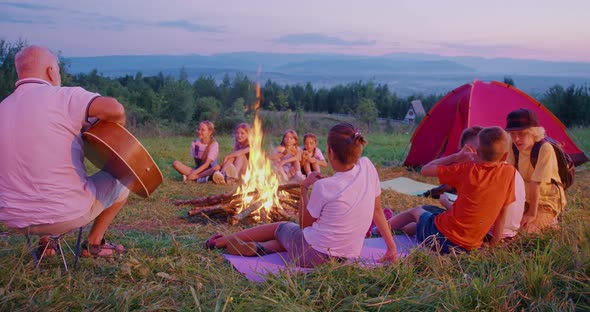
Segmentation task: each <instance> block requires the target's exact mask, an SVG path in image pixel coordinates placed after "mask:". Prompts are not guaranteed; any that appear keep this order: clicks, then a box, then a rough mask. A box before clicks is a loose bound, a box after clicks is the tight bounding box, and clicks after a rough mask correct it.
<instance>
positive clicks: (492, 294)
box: [0, 129, 590, 311]
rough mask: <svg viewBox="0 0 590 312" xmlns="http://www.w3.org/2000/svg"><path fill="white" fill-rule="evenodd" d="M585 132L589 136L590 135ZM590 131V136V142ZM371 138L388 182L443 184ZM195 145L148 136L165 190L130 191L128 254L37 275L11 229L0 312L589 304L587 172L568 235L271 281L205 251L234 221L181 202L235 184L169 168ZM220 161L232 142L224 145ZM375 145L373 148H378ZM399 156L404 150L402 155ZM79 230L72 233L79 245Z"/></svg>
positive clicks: (45, 267) (51, 262) (396, 200)
mask: <svg viewBox="0 0 590 312" xmlns="http://www.w3.org/2000/svg"><path fill="white" fill-rule="evenodd" d="M578 131H582V132H580V133H578V135H577V137H579V136H583V137H590V135H589V134H588V133H586V132H587V131H586V130H584V129H582V130H578ZM586 135H588V136H586ZM391 136H392V138H386V137H385V135H376V136H375V137H371V136H369V141H370V142H372V144H373V147H371V144H370V145H369V146H368V148H367V153H368V154H371V153H375V154H378V156H379V157H381V159H383V161H380V162H379V163H378V165H379V166H378V170H379V174H380V177H381V179H382V180H386V179H391V178H394V177H398V176H406V177H410V178H413V179H416V180H420V181H424V182H428V183H436V181H435V180H433V179H425V178H423V177H421V176H419V174H417V173H415V172H410V171H407V170H406V169H404V168H400V167H387V166H383V164H384V163H396V162H399V161H400V160H401V159H399V158H400V157H398V156H394V157H391V155H402V154H403V148H405V146H402V147H396V148H395V150H392V151H391V152H390V153H387V152H386V151H385V150H386V147H387V145H388V144H397V143H388V142H404V140H406V141H407V138H408V136H407V135H404V134H400V135H391ZM190 140H191V138H179V137H170V138H144V139H142V141H143V143H144V144H145V145H146V147H147V148H148V150H150V151H151V153H152V155H153V156H154V158H155V159H156V161H157V162H158V164H159V165H160V167H161V168H162V171H163V172H164V176H165V181H164V184H163V185H162V186H161V187H160V188H159V189H158V191H157V192H155V194H154V195H153V197H152V198H150V199H149V200H145V199H141V198H138V197H136V196H131V198H130V200H129V204H128V205H127V206H126V208H125V209H124V210H123V212H122V213H121V214H120V215H119V216H118V217H117V219H116V220H115V222H114V224H113V225H112V228H111V229H110V231H109V232H108V234H107V239H110V240H113V241H117V242H120V243H122V244H124V245H125V246H126V247H127V248H128V252H127V253H126V254H125V255H123V256H121V257H119V258H115V259H112V260H105V259H82V261H81V263H80V264H79V266H78V267H77V268H76V269H75V270H74V271H72V272H71V273H65V272H64V271H63V269H62V267H61V266H60V264H59V262H58V259H56V258H53V259H48V261H47V262H44V263H43V264H42V268H41V269H40V270H37V269H35V267H34V265H33V263H32V261H31V257H30V255H29V254H28V252H27V250H26V248H25V246H26V244H25V242H24V238H23V237H22V236H20V235H16V234H15V233H13V232H10V231H8V230H6V229H5V228H2V234H1V236H0V247H1V249H0V310H2V311H40V310H50V311H62V310H74V311H83V310H93V311H94V310H96V311H103V310H104V311H107V310H108V311H111V310H121V311H126V310H145V311H155V310H157V311H162V310H174V311H176V310H181V311H185V310H191V311H213V310H215V311H225V310H237V311H258V310H260V311H265V310H266V311H268V310H272V311H275V310H281V311H341V310H345V311H350V310H353V311H359V310H368V311H373V310H385V311H399V310H412V311H413V310H433V311H434V310H447V311H472V310H477V311H515V310H533V311H548V310H556V311H568V310H575V309H577V310H589V309H590V280H589V278H590V261H588V258H589V257H590V248H589V241H590V227H588V226H587V224H588V222H589V221H590V213H589V212H588V211H589V208H590V199H588V195H587V194H589V191H590V189H589V188H590V186H588V185H590V184H589V182H590V181H589V180H590V174H589V173H588V165H585V166H583V167H582V168H580V169H579V171H578V174H577V180H576V183H575V185H574V186H573V188H572V189H571V190H568V208H567V210H566V212H565V213H564V214H563V217H562V221H561V229H560V230H555V231H547V232H545V233H543V235H540V236H534V237H530V236H529V237H527V236H522V237H520V238H518V239H517V240H515V241H514V242H512V243H511V244H510V245H508V246H505V247H504V248H497V249H487V248H484V249H482V250H479V251H475V252H472V253H471V254H462V255H453V256H437V255H434V254H432V253H430V252H427V251H420V250H417V251H415V252H413V253H411V254H410V255H409V256H408V257H407V258H405V259H403V260H402V261H400V262H399V263H396V264H392V265H389V266H384V267H378V268H374V269H363V268H358V267H354V266H347V265H341V264H332V265H326V266H322V267H320V268H318V269H316V270H315V271H313V272H312V273H310V274H307V275H286V274H285V275H277V276H273V277H271V278H269V279H268V281H267V282H265V283H262V284H254V283H250V282H248V281H247V280H246V279H245V278H243V277H242V276H241V275H240V274H239V273H238V272H236V271H235V270H233V268H232V267H231V266H230V265H229V264H228V263H227V262H226V261H225V260H224V259H223V257H222V256H221V254H220V253H219V252H218V251H206V250H204V249H203V248H202V247H201V243H202V241H203V240H204V239H205V238H207V237H208V236H209V235H211V234H213V233H216V232H222V233H228V232H234V231H237V230H239V229H240V227H232V226H228V225H227V224H226V223H225V220H223V219H213V220H211V219H207V218H203V217H193V218H187V217H186V212H187V211H188V209H189V208H190V207H177V206H174V205H173V204H172V202H173V201H174V200H177V199H190V198H196V197H201V196H206V195H211V194H217V193H225V192H228V191H230V190H232V186H216V185H213V184H212V183H208V184H196V183H188V184H186V183H182V182H180V177H179V176H178V174H176V173H175V172H173V171H172V170H171V168H170V164H171V162H172V160H174V159H177V158H178V159H181V160H185V161H187V162H188V155H187V154H188V151H187V149H188V148H187V146H188V144H189V142H190ZM218 140H219V141H220V144H221V146H222V151H221V154H225V153H226V152H227V151H228V150H229V146H230V145H231V144H230V143H229V142H230V141H231V140H230V138H229V137H221V138H218ZM371 148H373V149H371ZM400 149H402V150H401V151H400ZM383 201H384V204H385V205H386V206H391V207H393V208H394V209H395V210H403V209H406V208H409V207H413V206H416V205H419V204H424V203H435V202H434V201H432V200H430V199H425V198H419V197H413V196H407V195H402V194H398V193H396V192H393V191H384V192H383ZM72 239H73V235H71V237H70V241H71V240H72Z"/></svg>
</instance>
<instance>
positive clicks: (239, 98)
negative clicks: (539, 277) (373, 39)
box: [0, 40, 590, 131]
mask: <svg viewBox="0 0 590 312" xmlns="http://www.w3.org/2000/svg"><path fill="white" fill-rule="evenodd" d="M25 45H26V42H25V41H21V40H19V41H17V42H14V43H10V42H6V41H4V40H0V100H2V99H4V98H5V97H6V96H8V95H9V94H10V93H11V92H12V91H13V90H14V83H15V82H16V80H17V76H16V70H15V68H14V55H15V54H16V52H18V51H19V50H20V49H21V48H22V47H23V46H25ZM60 63H61V64H60V65H61V66H60V67H61V70H62V80H63V81H62V84H63V85H65V86H81V87H83V88H85V89H87V90H90V91H93V92H98V93H100V94H102V95H105V96H112V97H115V98H117V99H118V100H119V101H120V102H121V103H122V104H123V105H124V106H125V108H126V110H127V114H128V120H129V122H130V123H131V125H133V126H142V125H147V126H150V125H154V124H157V125H173V126H174V125H176V126H188V127H193V126H194V125H195V124H196V123H197V122H198V121H200V120H204V119H209V120H212V121H213V122H215V124H216V127H217V128H219V129H220V130H221V131H231V129H232V128H233V126H234V125H235V124H237V123H239V122H242V121H244V120H247V119H248V116H247V115H248V114H251V112H252V111H253V106H254V105H255V103H256V101H257V98H256V92H255V88H254V86H255V83H256V82H255V81H254V80H252V79H251V78H249V77H248V76H246V75H244V74H240V73H238V74H236V75H235V76H233V77H230V76H229V75H228V74H226V75H225V76H224V77H223V79H222V80H221V81H217V80H216V79H215V78H214V77H212V76H200V77H199V78H197V79H196V80H195V81H194V82H190V81H189V78H188V75H187V72H186V71H185V70H184V69H181V70H180V72H179V75H178V76H176V77H175V76H172V75H164V74H163V73H161V72H160V73H159V74H158V75H155V76H143V75H142V73H141V72H138V73H137V74H135V75H126V76H123V77H118V78H111V77H106V76H104V75H102V74H99V73H98V71H97V70H93V71H91V72H90V73H79V74H69V73H68V72H67V67H68V66H67V60H65V59H62V58H61V57H60ZM505 79H506V78H505ZM511 83H512V84H514V81H512V80H511ZM261 92H262V93H261V99H260V100H261V102H260V106H261V108H262V109H264V110H270V111H292V112H323V113H333V114H334V113H335V114H347V115H352V116H356V117H357V118H358V119H359V120H360V121H362V122H365V123H367V125H370V124H371V123H372V122H374V121H375V120H377V118H379V117H381V118H386V119H395V120H400V119H403V118H404V116H405V114H406V112H407V110H408V108H409V105H410V104H409V103H410V102H411V101H412V100H415V99H419V100H421V101H422V103H423V105H424V108H425V110H426V111H428V110H429V109H430V108H431V107H432V106H433V105H434V104H435V103H436V102H437V101H438V100H439V99H440V98H441V95H435V94H433V95H427V96H425V95H413V96H409V97H400V96H398V95H396V93H395V92H394V91H393V90H391V89H389V87H388V85H387V84H381V83H375V82H373V81H364V82H363V81H356V82H351V83H348V84H346V85H343V84H339V85H336V86H334V87H331V88H326V87H321V88H314V87H313V85H312V84H311V83H309V82H308V83H306V84H304V85H302V84H295V85H280V84H278V83H276V82H274V81H271V80H267V81H266V82H264V83H262V85H261ZM538 100H539V101H540V102H541V103H543V104H544V105H545V106H547V108H549V109H550V110H551V111H552V112H553V113H554V114H555V115H556V116H557V117H558V118H559V119H560V120H561V121H562V122H563V123H564V124H565V125H566V126H568V127H571V126H588V123H589V122H590V103H589V102H590V94H589V90H588V87H587V86H583V87H579V86H578V87H577V86H575V85H571V86H569V87H567V88H564V87H562V86H559V85H556V86H554V87H552V88H550V89H549V90H547V91H546V92H545V93H544V94H543V95H542V96H541V97H540V98H539V99H538Z"/></svg>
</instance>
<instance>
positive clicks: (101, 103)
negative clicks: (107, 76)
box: [88, 96, 125, 126]
mask: <svg viewBox="0 0 590 312" xmlns="http://www.w3.org/2000/svg"><path fill="white" fill-rule="evenodd" d="M88 117H96V118H98V119H100V120H105V121H110V122H114V123H118V124H120V125H122V126H125V108H124V107H123V105H121V103H119V101H117V100H116V99H114V98H112V97H108V96H99V97H97V98H95V99H94V100H93V101H92V102H91V103H90V106H89V107H88Z"/></svg>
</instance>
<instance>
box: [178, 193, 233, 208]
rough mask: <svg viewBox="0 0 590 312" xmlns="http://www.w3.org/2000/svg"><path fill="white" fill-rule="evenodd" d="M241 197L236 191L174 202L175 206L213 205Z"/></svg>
mask: <svg viewBox="0 0 590 312" xmlns="http://www.w3.org/2000/svg"><path fill="white" fill-rule="evenodd" d="M238 197H241V195H239V194H234V193H225V194H219V195H211V196H207V197H202V198H197V199H189V200H177V201H175V202H174V205H175V206H180V205H195V206H211V205H218V204H221V203H225V202H229V201H231V200H232V199H234V198H238Z"/></svg>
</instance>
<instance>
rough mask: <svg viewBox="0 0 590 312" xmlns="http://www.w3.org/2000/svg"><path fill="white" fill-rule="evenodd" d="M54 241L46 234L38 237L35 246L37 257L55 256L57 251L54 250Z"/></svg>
mask: <svg viewBox="0 0 590 312" xmlns="http://www.w3.org/2000/svg"><path fill="white" fill-rule="evenodd" d="M55 247H56V246H55V243H54V242H53V240H50V239H49V237H48V236H43V237H41V238H40V239H39V247H37V257H38V258H41V256H43V257H50V256H55V254H56V253H57V252H56V250H55Z"/></svg>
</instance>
